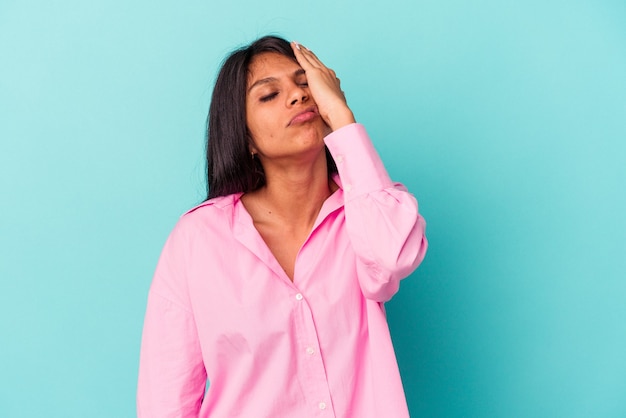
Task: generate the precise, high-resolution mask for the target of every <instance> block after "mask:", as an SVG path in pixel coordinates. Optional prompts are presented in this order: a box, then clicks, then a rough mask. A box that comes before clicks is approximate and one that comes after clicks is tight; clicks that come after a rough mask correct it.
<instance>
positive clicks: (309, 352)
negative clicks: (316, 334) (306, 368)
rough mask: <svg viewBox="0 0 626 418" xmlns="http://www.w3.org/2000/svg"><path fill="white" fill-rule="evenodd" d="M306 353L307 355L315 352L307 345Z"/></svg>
mask: <svg viewBox="0 0 626 418" xmlns="http://www.w3.org/2000/svg"><path fill="white" fill-rule="evenodd" d="M306 353H307V354H308V355H311V354H313V353H315V350H313V349H312V348H311V347H307V349H306Z"/></svg>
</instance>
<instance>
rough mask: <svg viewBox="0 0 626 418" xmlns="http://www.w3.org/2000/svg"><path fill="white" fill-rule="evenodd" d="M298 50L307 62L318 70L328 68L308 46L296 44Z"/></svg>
mask: <svg viewBox="0 0 626 418" xmlns="http://www.w3.org/2000/svg"><path fill="white" fill-rule="evenodd" d="M294 44H295V47H296V50H297V51H298V52H299V53H300V54H301V55H302V56H303V57H305V58H306V59H307V61H308V62H309V63H310V64H311V65H312V66H314V67H318V68H327V67H326V66H325V65H324V63H323V62H322V61H321V60H320V59H319V58H318V57H317V55H315V53H314V52H313V51H311V50H310V49H309V48H307V47H306V46H304V45H302V44H299V43H297V42H294Z"/></svg>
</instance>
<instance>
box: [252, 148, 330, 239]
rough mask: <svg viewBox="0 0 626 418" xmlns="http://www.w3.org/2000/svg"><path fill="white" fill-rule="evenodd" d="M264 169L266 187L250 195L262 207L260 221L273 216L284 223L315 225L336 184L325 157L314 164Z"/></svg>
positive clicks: (258, 206) (293, 225)
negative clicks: (331, 177) (328, 170)
mask: <svg viewBox="0 0 626 418" xmlns="http://www.w3.org/2000/svg"><path fill="white" fill-rule="evenodd" d="M264 169H265V175H266V184H265V186H264V187H262V188H261V189H259V190H257V191H255V192H253V193H251V194H250V197H253V198H254V200H256V202H257V204H256V205H255V206H257V208H258V209H259V210H260V213H259V212H257V213H258V214H259V215H261V216H260V217H259V218H258V219H257V220H258V221H261V222H262V221H263V220H264V219H267V220H268V221H269V220H270V219H272V220H274V221H279V222H281V223H283V224H284V225H285V226H292V227H303V228H309V229H310V228H312V226H313V224H314V222H315V220H316V219H317V216H318V214H319V211H320V209H321V208H322V205H323V204H324V201H325V200H326V199H327V198H328V196H330V195H331V193H332V192H333V191H334V189H335V187H336V186H335V185H334V183H332V181H330V180H329V178H328V172H327V168H326V156H325V155H324V157H323V158H319V159H317V160H316V161H315V162H312V163H311V164H298V165H293V166H291V167H284V166H283V167H271V166H266V167H264ZM253 195H254V196H253ZM264 215H265V216H264Z"/></svg>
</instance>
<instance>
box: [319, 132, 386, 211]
mask: <svg viewBox="0 0 626 418" xmlns="http://www.w3.org/2000/svg"><path fill="white" fill-rule="evenodd" d="M324 142H325V143H326V146H327V147H328V150H329V151H330V153H331V155H332V156H333V159H334V160H335V163H336V164H337V171H338V172H339V179H340V180H341V185H340V186H341V188H342V189H343V191H344V194H345V196H346V200H350V199H353V198H356V197H358V196H361V195H364V194H368V193H371V192H374V191H378V190H382V189H386V188H390V187H393V182H392V181H391V179H390V178H389V174H388V173H387V170H386V169H385V166H384V165H383V162H382V160H381V159H380V157H379V155H378V152H376V149H375V148H374V144H372V141H371V140H370V137H369V135H368V134H367V132H366V131H365V127H364V126H363V125H361V124H359V123H352V124H350V125H346V126H344V127H342V128H340V129H337V130H336V131H334V132H332V133H331V134H329V135H328V136H326V138H324Z"/></svg>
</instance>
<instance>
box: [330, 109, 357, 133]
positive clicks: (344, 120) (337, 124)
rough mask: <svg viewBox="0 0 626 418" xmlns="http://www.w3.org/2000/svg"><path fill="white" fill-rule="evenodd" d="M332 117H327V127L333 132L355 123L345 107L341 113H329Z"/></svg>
mask: <svg viewBox="0 0 626 418" xmlns="http://www.w3.org/2000/svg"><path fill="white" fill-rule="evenodd" d="M331 115H332V116H330V115H329V117H328V126H329V127H330V129H331V130H332V131H333V132H334V131H336V130H337V129H340V128H343V127H344V126H346V125H350V124H351V123H355V122H356V120H355V119H354V114H353V113H352V111H351V110H350V108H348V107H347V106H346V108H345V109H344V110H342V111H341V112H334V113H331Z"/></svg>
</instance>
